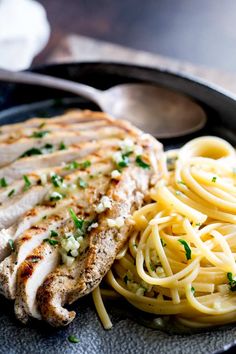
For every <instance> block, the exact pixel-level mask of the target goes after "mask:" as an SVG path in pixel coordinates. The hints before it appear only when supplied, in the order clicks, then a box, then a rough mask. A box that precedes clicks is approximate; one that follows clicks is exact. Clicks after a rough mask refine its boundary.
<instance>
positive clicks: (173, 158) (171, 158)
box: [166, 156, 178, 171]
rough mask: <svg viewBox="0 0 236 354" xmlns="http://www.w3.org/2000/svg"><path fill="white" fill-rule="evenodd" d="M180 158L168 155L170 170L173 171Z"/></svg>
mask: <svg viewBox="0 0 236 354" xmlns="http://www.w3.org/2000/svg"><path fill="white" fill-rule="evenodd" d="M177 160H178V156H173V157H168V158H167V161H166V162H167V167H168V170H169V171H173V170H174V168H175V162H176V161H177Z"/></svg>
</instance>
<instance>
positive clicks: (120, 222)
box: [107, 216, 125, 229]
mask: <svg viewBox="0 0 236 354" xmlns="http://www.w3.org/2000/svg"><path fill="white" fill-rule="evenodd" d="M107 224H108V226H109V227H116V228H117V229H119V228H121V227H122V226H124V224H125V221H124V218H123V217H122V216H118V217H117V218H116V219H107Z"/></svg>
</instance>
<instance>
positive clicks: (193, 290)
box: [191, 286, 195, 294]
mask: <svg viewBox="0 0 236 354" xmlns="http://www.w3.org/2000/svg"><path fill="white" fill-rule="evenodd" d="M191 291H192V293H193V294H194V293H195V289H194V287H193V286H192V287H191Z"/></svg>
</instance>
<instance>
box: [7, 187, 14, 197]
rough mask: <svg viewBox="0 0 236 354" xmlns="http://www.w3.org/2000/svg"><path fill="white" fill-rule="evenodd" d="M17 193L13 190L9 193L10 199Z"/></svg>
mask: <svg viewBox="0 0 236 354" xmlns="http://www.w3.org/2000/svg"><path fill="white" fill-rule="evenodd" d="M14 193H15V189H12V190H11V191H10V192H9V193H8V195H7V196H8V197H9V198H11V197H12V196H13V194H14Z"/></svg>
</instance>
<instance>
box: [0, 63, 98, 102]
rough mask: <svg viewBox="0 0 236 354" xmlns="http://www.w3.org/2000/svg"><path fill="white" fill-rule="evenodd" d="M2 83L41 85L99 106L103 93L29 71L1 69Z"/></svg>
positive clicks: (75, 83)
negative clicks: (74, 95)
mask: <svg viewBox="0 0 236 354" xmlns="http://www.w3.org/2000/svg"><path fill="white" fill-rule="evenodd" d="M0 81H4V82H13V83H21V84H28V85H39V86H44V87H50V88H54V89H58V90H63V91H67V92H70V93H74V94H76V95H80V96H83V97H85V98H88V99H89V100H91V101H93V102H95V103H97V104H98V105H99V98H100V96H101V93H102V92H101V91H99V90H97V89H95V88H93V87H91V86H87V85H85V84H80V83H77V82H74V81H69V80H65V79H60V78H57V77H52V76H49V75H42V74H37V73H31V72H28V71H10V70H4V69H0Z"/></svg>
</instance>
